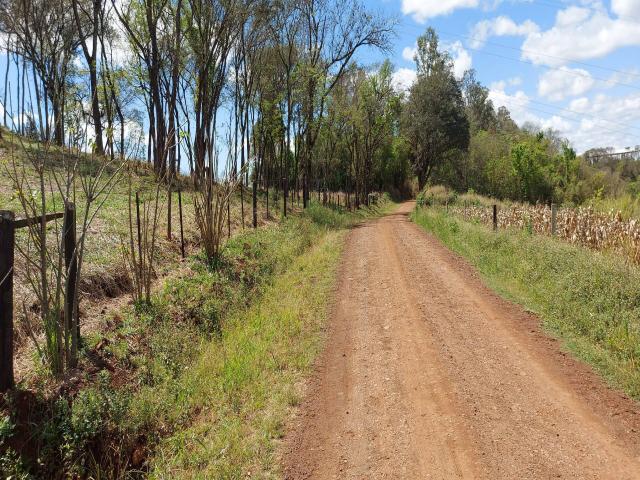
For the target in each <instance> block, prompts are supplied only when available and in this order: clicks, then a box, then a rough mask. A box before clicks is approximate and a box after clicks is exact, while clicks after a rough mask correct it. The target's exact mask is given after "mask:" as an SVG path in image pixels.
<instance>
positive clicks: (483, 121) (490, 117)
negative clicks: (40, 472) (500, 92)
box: [462, 70, 497, 134]
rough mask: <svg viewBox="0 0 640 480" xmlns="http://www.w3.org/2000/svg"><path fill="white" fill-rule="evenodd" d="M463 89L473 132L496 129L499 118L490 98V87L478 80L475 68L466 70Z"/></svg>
mask: <svg viewBox="0 0 640 480" xmlns="http://www.w3.org/2000/svg"><path fill="white" fill-rule="evenodd" d="M462 91H463V96H464V102H465V108H466V112H467V118H468V119H469V127H470V131H471V133H472V134H473V133H475V132H477V131H479V130H486V131H492V132H493V131H495V130H496V127H497V119H496V112H495V110H494V108H493V102H492V101H491V100H489V89H488V88H487V87H485V86H483V85H482V84H481V83H480V82H478V81H477V80H476V72H475V70H467V71H466V72H464V76H463V77H462Z"/></svg>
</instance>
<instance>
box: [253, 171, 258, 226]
mask: <svg viewBox="0 0 640 480" xmlns="http://www.w3.org/2000/svg"><path fill="white" fill-rule="evenodd" d="M253 228H258V181H257V180H254V181H253Z"/></svg>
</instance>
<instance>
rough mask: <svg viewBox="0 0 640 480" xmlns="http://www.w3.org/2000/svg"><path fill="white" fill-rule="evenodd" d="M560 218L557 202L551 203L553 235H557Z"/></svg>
mask: <svg viewBox="0 0 640 480" xmlns="http://www.w3.org/2000/svg"><path fill="white" fill-rule="evenodd" d="M557 219H558V207H557V206H556V204H555V203H552V204H551V235H553V236H554V237H555V235H556V228H557Z"/></svg>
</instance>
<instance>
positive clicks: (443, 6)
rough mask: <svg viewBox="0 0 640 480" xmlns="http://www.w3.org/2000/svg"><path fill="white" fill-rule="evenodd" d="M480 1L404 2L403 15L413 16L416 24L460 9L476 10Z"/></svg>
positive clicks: (410, 0) (422, 0)
mask: <svg viewBox="0 0 640 480" xmlns="http://www.w3.org/2000/svg"><path fill="white" fill-rule="evenodd" d="M478 4H479V0H402V13H403V14H405V15H411V16H412V17H413V19H414V20H415V21H416V22H420V23H424V22H425V21H426V20H427V19H429V18H433V17H437V16H439V15H447V14H449V13H451V12H453V11H454V10H457V9H459V8H475V7H477V6H478Z"/></svg>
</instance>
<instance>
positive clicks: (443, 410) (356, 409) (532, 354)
mask: <svg viewBox="0 0 640 480" xmlns="http://www.w3.org/2000/svg"><path fill="white" fill-rule="evenodd" d="M412 208H413V204H412V203H407V204H403V205H402V206H401V207H400V209H399V210H398V211H396V212H395V213H394V214H392V215H388V216H386V217H384V218H382V219H379V220H376V221H372V222H369V223H366V224H363V225H362V226H360V227H359V228H356V229H354V230H353V231H352V232H351V233H350V234H349V237H348V240H347V245H346V247H345V251H344V257H343V263H342V266H341V270H340V278H339V284H338V289H337V293H336V295H337V298H336V303H335V306H334V310H333V314H332V315H331V319H330V323H329V334H328V339H327V343H326V348H325V351H324V353H323V354H322V355H321V357H320V359H319V360H318V363H317V367H316V372H315V374H314V375H313V377H312V378H311V380H310V385H309V387H308V389H307V395H306V398H305V399H304V400H303V402H302V405H301V406H300V408H299V411H298V413H297V414H296V416H295V418H294V420H293V421H292V425H291V427H290V428H289V430H288V432H287V435H286V438H285V444H284V460H283V462H284V465H283V469H284V473H285V477H286V478H288V479H306V478H314V479H343V478H344V479H356V478H357V479H369V478H372V479H373V478H375V479H378V478H394V479H395V478H410V479H413V478H415V479H450V478H451V479H454V478H469V479H551V478H563V479H564V478H574V479H615V480H623V479H636V478H637V479H640V407H639V406H638V404H637V403H635V402H634V401H632V400H630V399H629V398H627V397H625V396H624V395H623V394H621V393H619V392H617V391H615V390H612V389H610V388H608V387H607V386H606V385H605V383H604V382H603V381H602V380H601V379H600V378H598V377H597V376H596V375H595V374H594V373H593V372H592V371H591V370H590V369H589V368H588V367H587V366H585V365H583V364H582V363H580V362H578V361H576V360H574V359H572V358H571V357H570V356H568V355H567V354H565V353H563V352H562V351H561V349H560V345H559V344H558V343H557V341H555V340H553V339H550V338H548V337H547V336H546V335H545V334H543V333H542V332H541V330H540V328H539V326H538V324H539V320H538V319H537V318H536V317H534V316H533V315H530V314H528V313H526V312H525V311H524V310H523V309H522V308H521V307H519V306H516V305H513V304H511V303H509V302H507V301H505V300H502V299H501V298H499V297H498V296H496V295H495V294H494V293H492V292H491V291H490V290H489V289H488V288H487V287H485V286H484V285H483V283H482V281H481V280H480V279H479V277H478V275H477V274H476V273H475V271H474V270H473V268H471V267H470V266H469V265H468V264H467V263H466V262H465V261H463V260H462V259H461V258H460V257H458V256H457V255H455V254H453V253H451V252H450V251H449V250H447V249H446V248H445V247H443V246H442V244H440V243H439V242H438V240H436V239H435V238H434V237H432V236H430V235H429V234H427V233H425V232H424V231H422V230H421V229H420V228H419V227H418V226H416V225H414V224H413V223H411V222H410V221H409V219H408V218H407V214H408V212H410V210H411V209H412Z"/></svg>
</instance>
